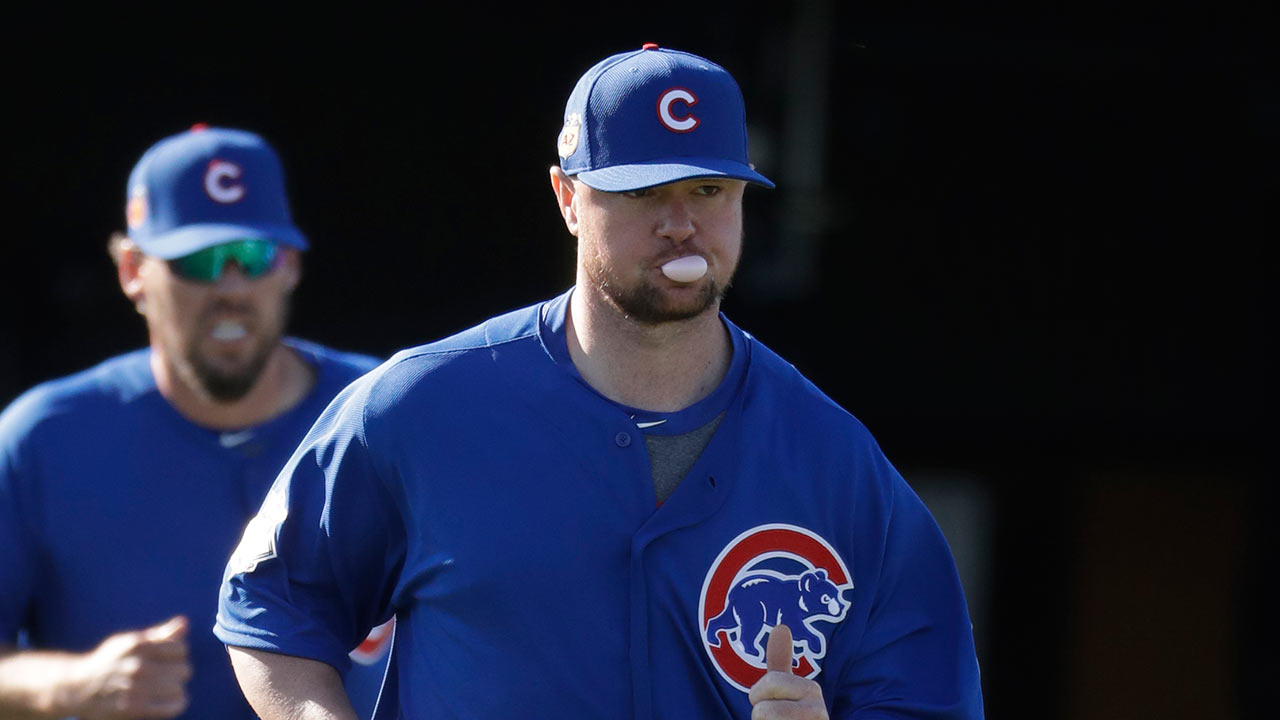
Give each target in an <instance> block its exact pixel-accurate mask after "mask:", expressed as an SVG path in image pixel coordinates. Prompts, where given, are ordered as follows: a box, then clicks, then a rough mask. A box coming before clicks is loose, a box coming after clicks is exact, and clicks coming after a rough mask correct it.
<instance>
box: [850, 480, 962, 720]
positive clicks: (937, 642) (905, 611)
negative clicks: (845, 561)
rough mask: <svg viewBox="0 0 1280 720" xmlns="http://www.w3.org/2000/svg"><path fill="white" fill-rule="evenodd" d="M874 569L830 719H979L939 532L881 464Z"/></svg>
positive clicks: (956, 580) (957, 598)
mask: <svg viewBox="0 0 1280 720" xmlns="http://www.w3.org/2000/svg"><path fill="white" fill-rule="evenodd" d="M884 473H885V477H887V479H888V482H887V487H886V489H885V491H884V492H885V498H884V500H885V502H884V504H883V507H884V511H883V512H884V514H883V522H882V523H873V524H872V525H873V526H874V528H875V530H874V531H875V532H876V533H877V534H879V533H883V536H882V539H881V540H880V542H878V543H876V545H878V546H879V547H880V557H878V558H875V559H874V562H873V565H876V564H877V563H878V566H879V573H878V577H877V578H876V579H875V591H874V595H873V597H872V599H871V609H870V613H869V616H868V618H867V623H866V628H865V631H864V632H863V635H862V638H861V640H860V647H859V648H858V651H857V658H856V660H855V661H854V662H853V663H852V664H851V665H850V666H849V667H847V668H846V671H845V673H844V675H843V676H842V678H841V689H840V693H839V695H838V696H837V697H836V698H835V699H834V704H833V712H832V717H834V718H846V719H854V718H856V719H857V720H871V719H872V718H875V719H877V720H907V719H908V718H913V719H914V718H934V719H936V720H980V719H981V718H982V717H983V716H984V715H983V713H984V710H983V702H982V688H981V681H980V677H979V670H978V660H977V653H976V651H975V648H974V643H973V625H972V623H971V621H970V619H969V610H968V607H967V605H966V603H965V599H964V593H963V591H962V589H961V585H960V577H959V574H958V572H957V571H956V565H955V559H954V558H953V556H952V554H951V549H950V548H949V547H948V545H947V542H946V540H945V538H944V537H943V535H942V531H941V530H940V529H939V527H938V525H937V523H936V522H935V521H934V519H933V516H932V515H931V514H930V513H929V511H928V509H927V508H926V507H925V505H924V503H923V502H922V501H921V500H920V498H919V497H918V496H917V495H916V494H915V492H914V491H913V490H912V489H911V488H910V487H909V486H908V485H907V483H906V481H905V480H903V479H902V477H901V475H899V474H898V473H897V471H896V470H894V469H893V468H892V467H891V466H888V463H887V461H885V469H884Z"/></svg>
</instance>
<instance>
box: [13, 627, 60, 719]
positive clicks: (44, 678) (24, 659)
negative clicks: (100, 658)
mask: <svg viewBox="0 0 1280 720" xmlns="http://www.w3.org/2000/svg"><path fill="white" fill-rule="evenodd" d="M79 658H80V656H78V655H73V654H70V653H61V652H51V651H43V650H23V651H19V650H16V649H15V648H13V647H11V646H7V645H0V720H37V719H43V718H60V717H66V716H67V715H69V714H73V713H74V712H75V711H76V709H75V708H74V707H72V704H71V698H72V696H73V695H75V691H74V690H73V689H72V688H71V687H70V686H71V685H72V684H73V683H74V682H75V680H74V678H75V675H76V673H75V664H76V662H77V661H78V660H79Z"/></svg>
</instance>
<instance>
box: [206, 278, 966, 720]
mask: <svg viewBox="0 0 1280 720" xmlns="http://www.w3.org/2000/svg"><path fill="white" fill-rule="evenodd" d="M568 297H569V296H568V295H567V294H566V295H564V296H561V297H559V298H557V299H555V300H554V301H551V302H548V303H544V304H542V305H540V306H536V307H533V308H528V309H525V310H522V311H518V312H515V313H511V314H509V315H506V316H503V317H500V318H496V319H494V320H491V321H489V322H487V323H485V324H484V325H481V326H479V327H477V328H474V329H472V330H470V331H467V332H464V333H462V334H460V335H458V336H455V337H453V338H450V339H447V340H444V341H441V342H438V343H434V344H431V345H426V346H423V347H420V348H415V349H413V350H409V351H405V352H402V353H400V354H398V355H397V356H396V357H394V358H392V359H391V360H389V361H388V362H387V363H385V364H383V365H382V366H381V367H380V368H379V369H377V370H375V371H374V372H372V373H370V374H369V375H367V376H365V378H363V379H362V380H361V381H359V382H358V383H356V384H355V385H353V386H352V387H350V388H348V390H347V391H345V392H344V393H343V394H342V395H341V396H339V398H338V399H337V400H335V402H334V404H333V405H331V406H330V407H329V408H328V409H327V410H326V411H325V413H324V415H323V416H322V417H321V418H320V420H319V421H318V423H317V425H316V427H315V428H313V430H312V431H311V433H310V434H309V435H308V437H307V439H306V440H305V441H304V442H303V444H302V446H301V447H300V448H299V450H298V452H297V453H295V454H294V456H293V458H292V459H291V460H290V462H289V465H288V466H287V468H286V469H285V471H284V472H283V473H282V474H281V477H280V479H279V480H278V481H277V482H276V484H275V485H274V486H273V488H272V490H271V492H270V494H269V496H268V499H267V501H266V502H265V503H264V505H263V508H262V511H261V513H260V514H259V516H258V518H257V519H256V520H255V524H256V527H254V528H252V529H251V531H250V532H248V533H246V537H245V540H244V542H243V543H242V544H241V546H240V547H239V548H238V549H237V552H236V555H235V556H233V558H232V560H231V562H230V564H229V565H228V568H227V577H226V580H225V582H224V585H223V588H222V592H221V596H220V605H219V614H218V625H217V628H216V632H217V634H218V636H219V637H220V638H222V639H223V640H224V641H226V642H227V643H229V644H233V645H243V646H248V647H256V648H261V649H267V650H271V651H275V652H283V653H287V654H293V655H300V656H304V657H310V658H314V659H317V660H321V661H324V662H328V663H330V664H334V665H338V666H341V665H342V664H343V663H344V657H345V648H346V647H348V646H349V644H350V643H351V642H352V640H353V639H354V638H357V637H359V636H360V635H361V634H362V633H364V632H366V631H367V630H368V628H369V627H371V626H372V625H374V624H375V623H378V622H381V621H382V620H384V619H385V618H386V617H387V616H388V615H389V614H391V613H393V612H394V613H395V614H396V621H397V628H396V635H395V654H396V656H397V658H396V665H397V668H396V669H397V672H396V680H397V682H398V690H397V693H396V695H395V700H397V701H398V704H399V715H395V714H385V715H384V714H383V713H384V708H381V707H380V710H379V717H404V718H436V717H441V718H443V717H466V718H507V717H510V716H511V713H512V712H513V711H515V712H517V713H518V714H519V715H520V716H521V717H528V718H541V717H547V718H563V717H583V718H586V717H602V718H603V717H608V718H627V717H633V718H640V719H645V720H647V719H648V718H684V717H733V718H747V717H749V716H750V714H751V706H750V703H749V702H748V699H747V689H748V688H749V687H750V686H751V685H752V684H753V683H754V682H755V681H756V680H757V679H759V677H761V676H762V675H763V673H764V651H763V645H764V639H765V637H766V636H767V631H768V630H769V629H770V628H771V627H773V626H774V625H776V624H778V623H779V622H785V623H786V624H787V625H788V626H789V627H790V628H791V629H792V632H793V634H794V636H795V640H796V644H795V647H794V654H793V658H794V663H795V665H796V671H797V672H798V673H800V674H802V675H805V676H807V677H811V678H813V679H814V680H815V681H816V682H818V683H819V684H820V685H821V686H822V689H823V693H824V696H825V697H826V698H827V701H828V705H829V707H830V709H831V713H832V717H846V716H848V715H850V714H851V713H852V712H854V710H855V709H869V708H875V709H876V710H878V714H876V716H877V717H885V718H890V717H931V718H939V719H942V718H948V719H956V720H958V719H960V718H965V719H971V718H977V717H981V713H982V699H981V692H980V688H979V682H978V670H977V662H976V658H975V654H974V649H973V638H972V629H971V626H970V623H969V619H968V615H967V610H966V607H965V603H964V600H963V596H962V593H961V590H960V586H959V580H958V578H957V574H956V571H955V565H954V562H953V560H952V557H951V555H950V551H949V549H948V548H947V545H946V543H945V542H944V540H943V538H942V536H941V533H940V532H939V530H938V528H937V526H936V524H935V523H934V522H933V519H932V517H930V515H929V513H928V511H927V510H926V509H925V507H924V506H923V504H922V503H921V502H920V500H919V499H918V498H917V497H916V495H915V494H914V493H913V492H912V491H911V489H910V488H909V487H908V486H907V485H906V483H905V482H904V481H903V480H902V478H901V477H900V476H899V475H898V473H897V472H896V471H895V470H894V469H893V467H892V466H891V465H890V464H889V462H888V461H887V460H886V459H885V457H884V456H883V454H882V453H881V452H880V450H879V448H878V447H877V445H876V443H875V441H874V440H873V439H872V437H871V436H870V434H869V433H868V432H867V431H866V429H865V428H864V427H863V426H862V425H861V424H860V423H859V422H858V421H857V420H855V419H854V418H853V417H852V416H851V415H849V413H847V412H845V411H844V410H843V409H841V408H840V407H838V406H837V405H836V404H835V403H833V402H832V401H831V400H829V399H828V398H826V397H825V396H824V395H823V394H822V393H821V392H819V391H818V390H817V389H816V388H815V387H814V386H813V385H812V384H810V383H809V382H808V381H807V380H805V379H804V378H803V377H802V376H801V375H800V374H799V373H797V372H796V370H795V369H794V368H793V367H791V366H790V365H789V364H787V363H786V362H785V361H783V360H781V359H780V358H778V357H777V356H776V355H774V354H773V353H772V352H770V351H769V350H768V349H767V348H765V347H764V346H763V345H761V344H760V343H759V342H758V341H756V340H755V339H754V338H752V337H750V336H749V335H747V334H745V333H743V332H741V331H740V330H738V329H737V328H736V327H734V326H733V325H732V324H731V323H729V322H728V320H727V319H726V320H724V323H725V327H726V328H727V329H728V331H729V332H730V334H731V336H732V339H733V348H734V357H733V362H732V366H731V368H730V370H729V372H728V374H727V375H726V377H725V379H724V381H723V382H722V383H721V385H720V387H719V388H717V389H716V390H715V391H713V392H712V394H711V395H710V396H708V397H707V398H706V399H705V400H703V401H700V402H699V403H697V404H695V405H694V406H692V407H690V408H688V409H686V410H683V411H681V412H678V413H670V414H667V415H665V416H663V417H660V418H659V417H652V416H646V417H644V418H635V417H632V415H633V414H634V412H632V411H630V410H629V409H627V408H622V407H619V406H618V405H616V404H615V403H613V402H611V401H609V400H608V399H606V398H604V397H603V396H601V395H600V394H598V393H597V392H595V391H594V390H593V389H591V388H590V387H589V386H588V385H587V384H586V383H585V382H584V381H583V380H582V378H581V377H580V376H579V375H578V373H577V372H576V370H574V368H573V364H572V362H571V360H570V359H569V356H568V351H567V346H566V341H565V334H564V333H565V313H566V308H567V305H568ZM721 413H723V419H722V420H721V421H720V425H719V427H718V428H717V430H716V432H715V434H714V436H713V437H712V438H711V440H710V443H709V444H708V445H707V447H706V448H705V450H704V451H703V452H702V454H701V456H700V458H699V459H698V460H697V462H696V464H695V465H694V466H693V468H692V469H691V470H690V471H689V473H688V474H687V475H686V476H685V478H684V479H683V481H682V482H681V483H680V485H679V486H678V487H677V488H676V490H675V492H674V493H673V494H672V495H671V496H670V498H669V499H667V500H666V502H664V503H662V504H661V505H659V503H658V502H657V499H656V497H655V494H654V485H653V480H652V474H651V469H650V464H649V457H648V453H647V451H646V447H645V442H644V441H643V433H645V432H651V431H652V432H672V433H678V432H687V431H688V430H689V429H692V428H697V427H701V426H703V425H705V423H706V422H708V421H710V420H711V419H712V418H715V417H716V416H717V415H720V414H721ZM638 422H639V423H640V424H643V425H645V426H647V427H646V428H641V427H640V426H639V425H638V424H637V423H638ZM393 709H394V705H391V704H390V703H388V707H387V708H386V710H387V711H388V712H390V711H391V710H393Z"/></svg>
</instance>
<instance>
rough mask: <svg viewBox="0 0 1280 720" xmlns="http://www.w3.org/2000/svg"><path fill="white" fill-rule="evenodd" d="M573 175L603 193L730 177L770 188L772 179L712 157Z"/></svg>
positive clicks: (624, 166)
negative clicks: (695, 179) (683, 181)
mask: <svg viewBox="0 0 1280 720" xmlns="http://www.w3.org/2000/svg"><path fill="white" fill-rule="evenodd" d="M576 177H577V178H578V179H579V180H581V181H582V182H584V183H586V184H587V185H588V186H589V187H592V188H595V189H596V190H603V191H605V192H628V191H631V190H643V189H645V188H651V187H655V186H658V185H666V184H667V183H673V182H679V181H681V180H692V179H694V178H732V179H734V180H745V181H746V182H749V183H754V184H756V185H763V186H764V187H767V188H773V187H774V185H773V182H772V181H771V180H769V178H767V177H765V176H763V175H761V174H760V173H758V172H756V171H755V170H753V169H751V167H750V166H747V165H744V164H742V163H739V162H733V161H730V160H719V159H712V158H679V159H674V160H655V161H651V162H643V163H632V164H630V165H614V166H612V167H606V168H600V169H599V170H586V171H584V172H580V173H578V174H577V175H576Z"/></svg>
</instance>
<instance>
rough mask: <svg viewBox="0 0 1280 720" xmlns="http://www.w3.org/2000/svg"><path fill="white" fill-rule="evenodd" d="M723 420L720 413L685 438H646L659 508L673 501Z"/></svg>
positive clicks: (669, 436)
mask: <svg viewBox="0 0 1280 720" xmlns="http://www.w3.org/2000/svg"><path fill="white" fill-rule="evenodd" d="M723 419H724V413H720V414H719V415H717V416H715V418H714V419H713V420H712V421H711V422H709V423H707V424H706V425H703V426H702V427H700V428H698V429H696V430H690V431H689V432H687V433H684V434H683V435H645V436H644V445H645V447H646V448H648V450H649V465H650V467H652V468H653V492H654V494H655V495H657V496H658V503H659V504H661V503H664V502H666V501H667V498H669V497H671V493H673V492H675V491H676V486H678V485H679V484H680V481H681V480H683V479H684V476H685V475H688V474H689V471H690V470H691V469H693V465H694V463H696V462H698V456H700V455H702V451H703V450H704V449H706V447H707V443H709V442H711V436H712V435H715V433H716V428H717V427H719V426H720V421H721V420H723Z"/></svg>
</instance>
